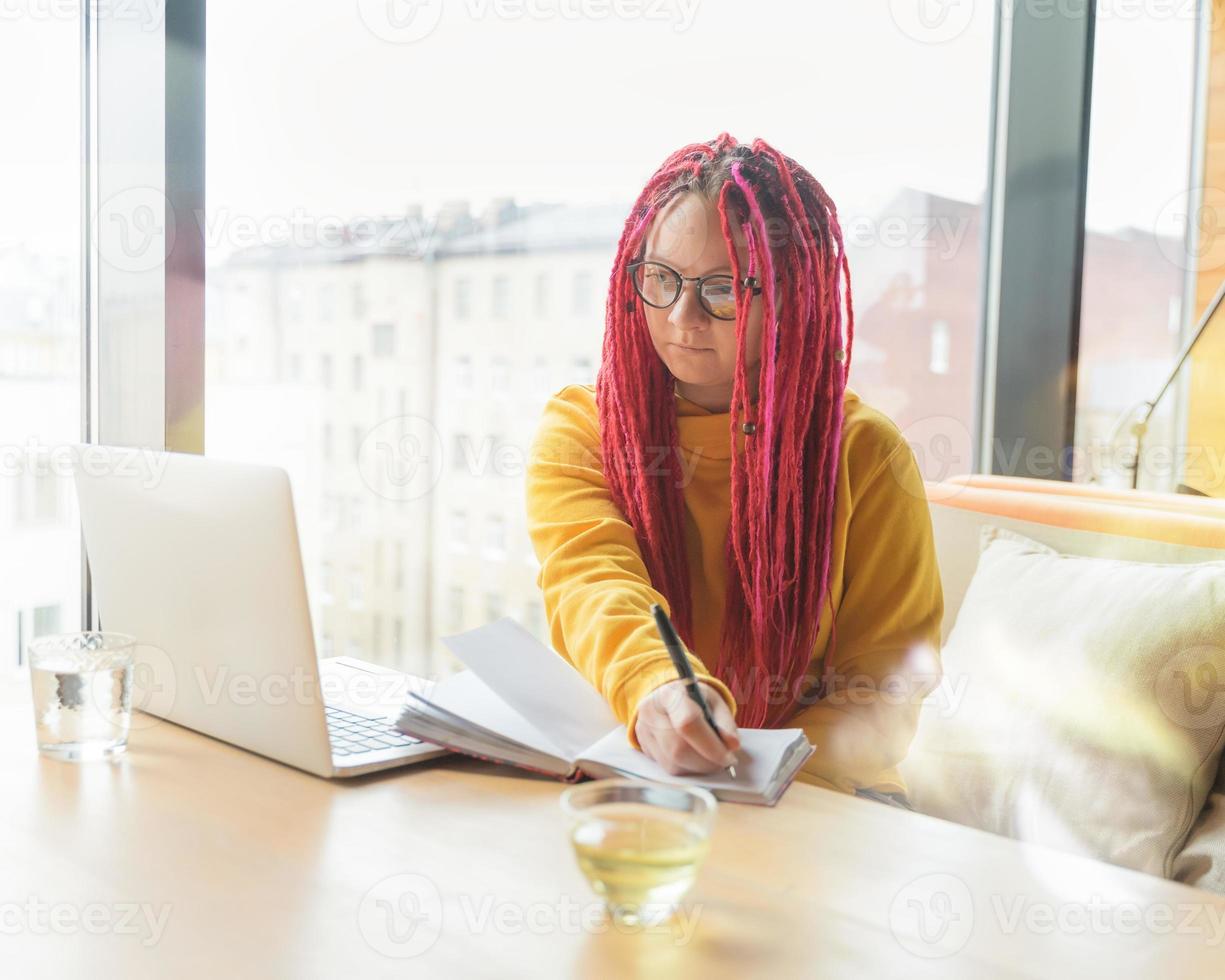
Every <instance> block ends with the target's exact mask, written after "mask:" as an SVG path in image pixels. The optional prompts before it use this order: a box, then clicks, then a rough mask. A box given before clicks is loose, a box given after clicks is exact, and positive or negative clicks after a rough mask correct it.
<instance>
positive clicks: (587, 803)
mask: <svg viewBox="0 0 1225 980" xmlns="http://www.w3.org/2000/svg"><path fill="white" fill-rule="evenodd" d="M716 806H717V805H716V803H715V798H714V797H713V796H712V795H711V794H710V793H709V792H707V791H706V790H704V789H701V788H700V787H697V786H674V785H669V784H665V783H652V782H647V781H645V780H638V779H601V780H596V781H594V782H587V783H580V784H579V785H577V786H573V787H571V788H570V789H568V790H566V791H565V792H564V793H563V794H562V797H561V807H562V812H563V813H564V814H565V815H566V818H567V820H568V821H569V831H570V842H571V844H572V845H573V846H574V854H575V857H576V858H577V859H578V865H579V868H580V869H581V870H582V872H583V874H584V875H585V876H586V878H587V881H588V883H589V884H590V885H591V887H592V889H594V891H595V892H596V894H597V895H599V896H600V897H601V898H602V899H603V900H604V907H605V909H606V910H607V911H608V913H609V915H611V916H612V917H613V919H614V920H616V921H619V922H625V923H627V924H630V925H638V924H642V925H653V924H656V923H660V922H664V921H666V920H667V919H668V918H669V917H670V916H671V915H672V913H673V912H675V911H676V908H677V906H678V905H679V904H680V900H681V899H682V898H683V897H684V896H685V894H686V893H687V892H688V891H689V889H690V887H691V886H692V885H693V882H694V879H695V878H696V877H697V873H698V868H699V867H701V865H702V861H703V860H704V859H705V857H706V853H707V851H708V850H709V848H710V829H711V825H712V824H713V822H714V817H715V810H716Z"/></svg>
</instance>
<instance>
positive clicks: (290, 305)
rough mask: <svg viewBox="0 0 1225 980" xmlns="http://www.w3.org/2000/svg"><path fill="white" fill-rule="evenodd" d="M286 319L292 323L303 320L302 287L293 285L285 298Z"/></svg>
mask: <svg viewBox="0 0 1225 980" xmlns="http://www.w3.org/2000/svg"><path fill="white" fill-rule="evenodd" d="M285 307H286V312H285V316H286V319H288V320H289V322H290V323H301V322H302V287H301V286H291V287H290V289H289V291H288V293H287V294H286V300H285Z"/></svg>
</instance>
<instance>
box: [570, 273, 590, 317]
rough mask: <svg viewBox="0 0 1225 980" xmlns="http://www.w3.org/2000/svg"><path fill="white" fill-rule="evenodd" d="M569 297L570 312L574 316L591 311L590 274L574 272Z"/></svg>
mask: <svg viewBox="0 0 1225 980" xmlns="http://www.w3.org/2000/svg"><path fill="white" fill-rule="evenodd" d="M572 290H573V291H572V292H571V295H570V312H571V313H573V314H574V315H575V316H583V315H584V314H585V313H587V312H589V311H590V310H591V295H592V291H593V287H592V281H591V273H590V272H576V273H575V274H574V280H573V283H572Z"/></svg>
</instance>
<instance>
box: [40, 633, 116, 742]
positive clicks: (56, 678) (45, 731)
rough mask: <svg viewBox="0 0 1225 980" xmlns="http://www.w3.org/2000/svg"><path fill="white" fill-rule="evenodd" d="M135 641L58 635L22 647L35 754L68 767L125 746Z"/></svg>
mask: <svg viewBox="0 0 1225 980" xmlns="http://www.w3.org/2000/svg"><path fill="white" fill-rule="evenodd" d="M135 649H136V641H135V640H134V639H133V638H132V637H130V636H127V635H125V634H123V633H101V632H84V633H59V634H55V635H53V636H40V637H38V638H37V639H35V640H33V641H31V643H30V645H29V647H28V648H27V650H28V653H29V660H30V684H31V687H32V688H33V694H34V726H35V734H36V736H37V739H38V750H39V751H40V752H41V753H43V754H44V755H47V756H50V757H52V758H56V759H64V760H67V761H70V762H81V761H84V760H86V759H107V758H111V757H113V756H116V755H119V754H120V753H122V752H123V751H124V750H125V749H126V748H127V745H128V728H129V727H130V725H131V720H132V663H133V656H134V653H135Z"/></svg>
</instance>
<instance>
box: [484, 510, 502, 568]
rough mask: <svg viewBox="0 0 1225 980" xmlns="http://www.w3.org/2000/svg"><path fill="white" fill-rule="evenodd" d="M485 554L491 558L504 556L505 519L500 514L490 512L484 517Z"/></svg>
mask: <svg viewBox="0 0 1225 980" xmlns="http://www.w3.org/2000/svg"><path fill="white" fill-rule="evenodd" d="M484 543H485V554H486V556H488V557H492V558H503V557H505V556H506V519H505V518H504V517H502V515H501V514H490V515H489V516H488V517H487V518H486V519H485V542H484Z"/></svg>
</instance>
